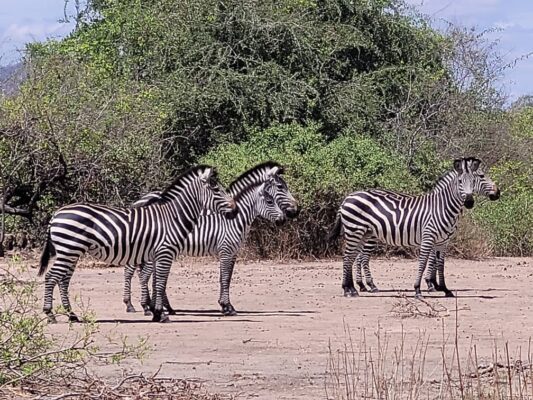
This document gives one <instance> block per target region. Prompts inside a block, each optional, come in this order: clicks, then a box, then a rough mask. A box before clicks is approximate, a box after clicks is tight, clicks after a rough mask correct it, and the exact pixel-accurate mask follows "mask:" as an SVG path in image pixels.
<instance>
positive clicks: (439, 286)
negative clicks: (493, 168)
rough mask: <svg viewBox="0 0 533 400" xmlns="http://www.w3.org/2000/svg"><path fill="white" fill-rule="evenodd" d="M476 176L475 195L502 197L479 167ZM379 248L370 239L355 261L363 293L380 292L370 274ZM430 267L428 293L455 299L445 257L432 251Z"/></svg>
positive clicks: (443, 181) (440, 184) (442, 183)
mask: <svg viewBox="0 0 533 400" xmlns="http://www.w3.org/2000/svg"><path fill="white" fill-rule="evenodd" d="M476 175H477V176H479V180H478V181H477V183H478V187H477V188H475V189H474V193H477V194H480V195H483V196H486V197H488V198H489V199H490V200H491V201H495V200H497V199H498V198H499V196H500V192H499V190H498V189H497V190H496V192H495V193H492V192H493V187H494V184H493V183H492V182H491V181H487V179H486V177H485V174H484V173H483V171H482V170H481V169H480V168H479V167H478V168H477V170H476ZM453 177H454V174H453V173H447V174H445V175H443V176H442V177H440V178H439V180H438V181H437V183H436V185H435V187H434V189H433V191H438V190H443V189H445V188H446V186H447V185H448V183H449V182H450V180H451V179H452V178H453ZM377 246H378V240H377V238H375V237H371V238H369V239H368V240H367V242H366V243H365V245H364V246H363V249H362V250H361V252H360V253H359V254H358V255H357V258H356V260H355V283H357V285H358V286H359V290H360V291H361V292H366V291H369V292H371V293H375V292H377V291H378V288H377V286H376V285H375V284H374V281H373V279H372V274H371V273H370V266H369V260H370V254H371V253H372V252H373V251H374V250H375V249H376V247H377ZM428 265H429V266H428V271H427V273H426V278H425V280H426V284H427V286H428V291H429V292H434V291H443V292H445V294H446V296H447V297H453V293H452V292H451V291H449V290H448V289H447V287H446V284H445V279H444V255H442V257H441V256H440V254H439V252H436V251H435V249H432V251H431V254H430V256H429V260H428ZM361 270H363V272H364V275H365V281H366V284H367V285H368V287H369V289H367V288H366V286H365V285H364V283H363V277H362V274H361ZM437 272H438V273H439V281H440V282H439V283H437Z"/></svg>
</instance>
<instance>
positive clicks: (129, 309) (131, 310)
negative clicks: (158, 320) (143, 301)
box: [126, 305, 137, 313]
mask: <svg viewBox="0 0 533 400" xmlns="http://www.w3.org/2000/svg"><path fill="white" fill-rule="evenodd" d="M126 312H129V313H133V312H137V311H136V310H135V307H133V306H132V305H129V306H127V307H126Z"/></svg>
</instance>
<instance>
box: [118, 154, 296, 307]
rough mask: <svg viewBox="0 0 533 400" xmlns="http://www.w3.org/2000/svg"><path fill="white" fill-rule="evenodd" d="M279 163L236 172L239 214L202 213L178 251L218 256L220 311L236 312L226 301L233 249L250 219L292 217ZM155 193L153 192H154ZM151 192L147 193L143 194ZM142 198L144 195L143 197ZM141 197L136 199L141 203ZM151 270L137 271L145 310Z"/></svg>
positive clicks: (233, 190)
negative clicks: (231, 217)
mask: <svg viewBox="0 0 533 400" xmlns="http://www.w3.org/2000/svg"><path fill="white" fill-rule="evenodd" d="M282 172H283V170H282V169H281V167H280V166H279V164H276V163H272V162H269V163H265V164H260V165H258V166H256V167H254V168H252V169H250V170H248V171H246V172H245V173H243V174H242V175H241V176H239V177H238V178H237V179H236V180H235V181H234V182H233V183H232V184H231V185H230V188H229V190H228V192H229V194H230V195H231V196H233V198H234V199H235V202H236V203H237V206H238V209H239V214H238V215H237V217H236V218H234V219H228V218H226V217H225V216H223V215H220V214H213V213H210V214H207V215H202V216H201V217H200V218H199V220H198V223H197V225H196V226H195V227H194V229H193V231H192V232H191V233H190V234H189V236H188V237H187V241H186V243H185V246H184V248H183V251H182V254H185V255H189V256H193V257H199V256H208V255H211V256H218V257H219V259H220V296H219V300H218V303H219V305H220V306H221V308H222V313H223V314H224V315H236V314H237V312H236V311H235V308H234V307H233V305H232V304H231V302H230V294H229V289H230V284H231V277H232V273H233V268H234V265H235V260H236V257H237V253H238V251H239V249H240V248H241V246H242V244H243V242H244V241H245V239H246V236H247V234H248V232H249V230H250V227H251V225H252V223H253V221H254V220H255V219H256V218H257V217H262V218H264V219H266V220H268V221H271V222H276V223H279V222H283V221H284V220H285V218H286V216H287V217H294V216H296V215H297V213H298V207H297V204H296V201H295V200H294V197H293V196H292V194H291V193H290V191H289V190H288V187H287V184H286V182H285V181H284V179H283V178H282V176H281V175H280V174H281V173H282ZM156 195H157V194H156ZM150 196H153V194H148V195H147V196H146V197H150ZM143 199H144V198H143ZM143 199H141V200H139V203H140V204H142V201H143ZM134 271H135V266H132V265H128V266H126V268H125V285H124V303H125V304H126V306H127V311H128V312H134V311H135V309H134V308H133V305H132V304H131V278H132V276H133V273H134ZM151 274H152V268H151V264H150V263H145V264H144V265H143V266H142V269H141V272H140V278H141V290H142V296H141V297H142V300H141V304H142V306H143V308H144V310H145V313H148V314H149V309H148V304H149V303H150V299H149V293H148V280H149V279H150V276H151ZM165 303H166V304H165V307H166V308H167V311H168V312H169V313H170V314H173V313H174V310H173V309H172V307H171V306H170V304H169V302H168V299H167V298H166V296H165Z"/></svg>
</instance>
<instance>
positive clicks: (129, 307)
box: [123, 264, 135, 313]
mask: <svg viewBox="0 0 533 400" xmlns="http://www.w3.org/2000/svg"><path fill="white" fill-rule="evenodd" d="M134 274H135V265H131V264H126V266H125V267H124V296H123V301H124V304H126V312H129V313H132V312H135V307H133V304H131V278H133V275H134Z"/></svg>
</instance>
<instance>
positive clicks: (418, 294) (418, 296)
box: [415, 293, 424, 300]
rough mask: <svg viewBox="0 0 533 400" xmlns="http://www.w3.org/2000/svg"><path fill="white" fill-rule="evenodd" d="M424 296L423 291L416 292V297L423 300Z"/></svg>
mask: <svg viewBox="0 0 533 400" xmlns="http://www.w3.org/2000/svg"><path fill="white" fill-rule="evenodd" d="M423 298H424V296H422V293H416V294H415V299H417V300H422V299H423Z"/></svg>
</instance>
